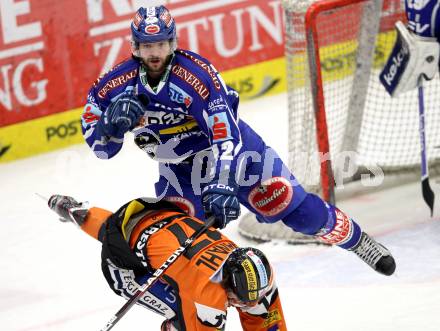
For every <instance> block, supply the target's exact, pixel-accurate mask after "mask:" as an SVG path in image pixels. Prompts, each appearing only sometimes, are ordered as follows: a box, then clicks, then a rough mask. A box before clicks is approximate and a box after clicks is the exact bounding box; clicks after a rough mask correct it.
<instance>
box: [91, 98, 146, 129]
mask: <svg viewBox="0 0 440 331" xmlns="http://www.w3.org/2000/svg"><path fill="white" fill-rule="evenodd" d="M148 103H149V100H148V97H147V96H146V95H143V94H139V95H135V94H133V93H126V94H123V95H122V96H121V97H120V98H118V99H117V100H116V101H114V102H112V103H111V104H110V105H109V106H108V107H107V109H106V111H105V112H104V114H103V115H102V117H101V119H100V120H99V122H98V125H99V127H100V128H101V130H102V131H103V132H104V134H105V135H106V136H110V137H116V138H123V137H124V134H125V133H126V132H127V131H129V130H131V129H133V128H134V127H135V126H136V125H137V124H138V122H139V120H140V119H141V117H142V116H143V115H144V113H145V110H146V106H147V105H148Z"/></svg>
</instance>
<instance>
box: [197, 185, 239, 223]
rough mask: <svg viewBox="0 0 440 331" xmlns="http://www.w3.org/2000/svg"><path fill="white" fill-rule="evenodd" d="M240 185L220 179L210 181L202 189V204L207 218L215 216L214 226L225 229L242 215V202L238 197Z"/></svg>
mask: <svg viewBox="0 0 440 331" xmlns="http://www.w3.org/2000/svg"><path fill="white" fill-rule="evenodd" d="M237 192H238V186H237V185H236V184H231V183H229V184H228V185H224V184H220V183H218V181H214V182H211V183H209V184H208V185H206V186H205V187H204V188H203V191H202V204H203V209H204V211H205V216H206V218H209V217H210V216H215V223H214V227H216V228H218V229H223V228H224V227H226V225H227V224H228V223H229V222H230V221H233V220H235V219H237V218H238V216H240V203H239V202H238V198H237Z"/></svg>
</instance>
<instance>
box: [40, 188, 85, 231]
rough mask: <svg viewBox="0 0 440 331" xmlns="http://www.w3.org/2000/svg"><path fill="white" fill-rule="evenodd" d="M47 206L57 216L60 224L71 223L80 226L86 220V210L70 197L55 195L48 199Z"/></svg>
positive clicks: (81, 204)
mask: <svg viewBox="0 0 440 331" xmlns="http://www.w3.org/2000/svg"><path fill="white" fill-rule="evenodd" d="M47 204H48V205H49V208H50V209H52V210H53V211H54V212H55V213H57V214H58V216H59V217H60V221H61V222H72V223H74V224H76V225H78V226H81V225H82V224H83V223H84V221H85V219H86V216H87V212H88V208H87V207H86V206H85V204H84V203H82V202H77V201H76V200H75V199H74V198H72V197H69V196H66V195H59V194H55V195H52V196H51V197H50V199H49V201H48V202H47Z"/></svg>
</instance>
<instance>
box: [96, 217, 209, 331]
mask: <svg viewBox="0 0 440 331" xmlns="http://www.w3.org/2000/svg"><path fill="white" fill-rule="evenodd" d="M214 222H215V218H214V217H210V218H208V219H207V220H206V223H205V224H204V225H203V226H202V227H201V228H200V229H198V230H197V231H196V232H194V233H193V235H192V236H191V237H189V238H188V239H186V240H185V242H184V243H183V244H182V245H181V246H180V247H179V248H177V249H176V250H175V251H174V252H173V254H171V255H170V257H169V258H168V259H167V260H166V261H165V262H164V263H163V264H162V265H161V266H160V267H159V268H158V269H156V271H155V272H154V273H153V275H152V276H151V277H150V278H148V279H147V281H146V282H145V283H144V284H143V285H142V286H141V287H140V288H139V289H138V290H137V292H136V293H135V294H134V295H133V296H132V297H131V298H130V299H129V300H128V301H127V302H126V303H125V304H124V305H123V306H122V308H121V309H119V310H118V311H117V313H116V314H114V315H113V316H112V318H110V320H109V321H108V322H107V324H106V325H105V326H104V327H103V328H102V329H101V331H108V330H110V329H112V328H113V327H114V326H115V325H116V323H117V322H119V320H120V319H121V318H122V317H123V316H124V315H125V314H126V313H127V312H128V311H129V310H130V308H131V307H133V305H134V304H135V303H136V302H138V301H139V299H140V298H141V297H142V295H144V294H145V292H147V291H148V289H149V288H150V287H151V286H152V285H153V284H154V283H155V282H156V281H157V280H158V279H159V277H160V276H161V275H162V274H163V273H164V272H165V271H166V270H167V269H168V268H169V267H170V266H171V265H172V264H173V263H174V262H175V261H176V260H177V258H178V257H179V256H181V255H182V254H183V253H184V252H185V251H186V250H187V249H188V248H189V247H190V246H191V244H192V243H193V242H194V241H195V240H196V239H197V238H198V237H199V236H200V235H202V234H203V233H204V232H205V231H206V230H208V228H209V227H211V226H212V225H213V224H214Z"/></svg>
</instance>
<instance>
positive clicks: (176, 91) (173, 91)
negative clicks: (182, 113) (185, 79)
mask: <svg viewBox="0 0 440 331" xmlns="http://www.w3.org/2000/svg"><path fill="white" fill-rule="evenodd" d="M169 95H170V99H171V101H174V102H175V103H183V104H184V105H185V107H186V108H189V106H191V104H192V102H193V99H192V98H191V96H190V95H189V94H188V93H186V92H185V91H184V90H182V89H181V88H180V87H178V86H177V85H176V84H173V83H171V82H170V84H169Z"/></svg>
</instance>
